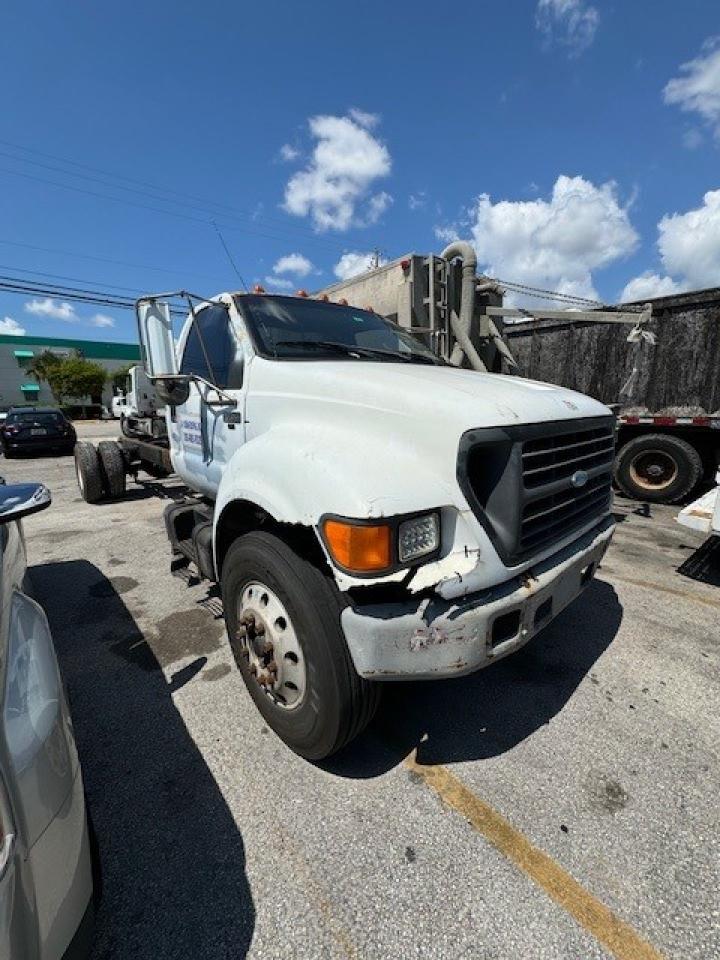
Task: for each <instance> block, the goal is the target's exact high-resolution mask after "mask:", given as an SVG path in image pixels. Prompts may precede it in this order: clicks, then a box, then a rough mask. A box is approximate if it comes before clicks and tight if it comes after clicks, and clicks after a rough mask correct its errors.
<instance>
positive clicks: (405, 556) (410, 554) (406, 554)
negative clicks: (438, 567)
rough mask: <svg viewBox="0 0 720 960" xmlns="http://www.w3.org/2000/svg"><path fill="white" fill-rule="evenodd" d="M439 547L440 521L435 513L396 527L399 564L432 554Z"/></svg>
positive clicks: (406, 521)
mask: <svg viewBox="0 0 720 960" xmlns="http://www.w3.org/2000/svg"><path fill="white" fill-rule="evenodd" d="M439 546H440V520H439V518H438V515H437V514H436V513H426V514H425V515H424V516H422V517H413V519H412V520H405V521H404V522H403V523H401V524H400V526H399V527H398V556H399V558H400V563H407V562H408V561H409V560H416V559H417V558H418V557H424V556H425V554H427V553H432V552H433V551H434V550H437V548H438V547H439Z"/></svg>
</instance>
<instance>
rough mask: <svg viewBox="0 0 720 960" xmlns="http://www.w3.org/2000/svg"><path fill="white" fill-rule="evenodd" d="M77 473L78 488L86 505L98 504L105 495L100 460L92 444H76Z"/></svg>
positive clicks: (81, 442) (82, 442)
mask: <svg viewBox="0 0 720 960" xmlns="http://www.w3.org/2000/svg"><path fill="white" fill-rule="evenodd" d="M75 473H76V475H77V482H78V487H80V493H81V494H82V498H83V500H84V501H85V502H86V503H97V502H98V500H100V499H102V495H103V478H102V471H101V469H100V458H99V456H98V452H97V450H96V449H95V447H94V446H93V445H92V443H89V442H88V441H87V440H81V441H80V442H79V443H76V444H75Z"/></svg>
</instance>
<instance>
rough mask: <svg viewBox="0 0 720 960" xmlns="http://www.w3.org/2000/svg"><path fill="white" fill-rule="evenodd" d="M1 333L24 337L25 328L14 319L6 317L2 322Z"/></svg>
mask: <svg viewBox="0 0 720 960" xmlns="http://www.w3.org/2000/svg"><path fill="white" fill-rule="evenodd" d="M0 333H4V334H9V335H10V336H11V337H24V336H25V327H21V326H20V324H19V323H18V322H17V320H13V318H12V317H5V319H4V320H0Z"/></svg>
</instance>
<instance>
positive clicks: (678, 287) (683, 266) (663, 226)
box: [620, 190, 720, 300]
mask: <svg viewBox="0 0 720 960" xmlns="http://www.w3.org/2000/svg"><path fill="white" fill-rule="evenodd" d="M657 228H658V240H657V245H658V250H659V251H660V259H661V260H662V265H663V268H664V271H665V275H664V276H660V275H659V274H656V273H651V272H647V273H643V274H641V275H640V276H639V277H635V278H634V279H632V280H630V282H629V283H627V284H626V286H625V288H624V289H623V292H622V294H621V295H620V296H621V299H622V300H642V299H643V298H652V297H653V296H655V297H662V296H668V295H670V294H672V293H681V292H682V291H683V290H698V289H702V288H703V287H718V286H720V190H709V191H708V192H707V193H706V194H705V196H704V197H703V202H702V205H701V206H699V207H697V208H695V209H693V210H687V211H686V212H685V213H673V214H666V215H665V216H664V217H663V218H662V219H661V220H660V222H659V223H658V225H657Z"/></svg>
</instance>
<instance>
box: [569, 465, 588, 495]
mask: <svg viewBox="0 0 720 960" xmlns="http://www.w3.org/2000/svg"><path fill="white" fill-rule="evenodd" d="M587 482H588V475H587V473H585V471H584V470H576V471H575V473H574V474H573V475H572V476H571V477H570V483H571V484H572V485H573V486H574V487H575V488H576V489H578V490H579V489H580V487H584V486H585V484H586V483H587Z"/></svg>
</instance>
